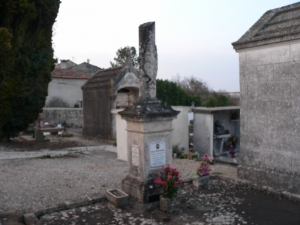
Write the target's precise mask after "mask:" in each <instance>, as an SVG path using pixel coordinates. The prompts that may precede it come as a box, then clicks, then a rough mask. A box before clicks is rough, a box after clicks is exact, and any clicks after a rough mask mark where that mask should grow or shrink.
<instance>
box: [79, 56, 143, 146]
mask: <svg viewBox="0 0 300 225" xmlns="http://www.w3.org/2000/svg"><path fill="white" fill-rule="evenodd" d="M82 91H83V104H84V107H83V120H84V128H83V134H84V135H88V136H94V137H99V138H101V139H103V140H108V141H114V140H115V139H116V130H115V115H114V114H112V113H111V110H112V109H116V108H125V107H127V106H130V105H133V103H135V102H136V99H137V98H138V93H139V79H138V72H137V70H136V69H135V68H134V67H133V65H132V63H131V61H130V60H129V61H127V63H126V65H125V66H120V67H114V68H109V69H106V70H101V71H98V72H97V73H96V74H95V75H94V76H93V77H92V78H91V79H89V80H88V81H87V82H86V83H85V84H84V85H83V86H82Z"/></svg>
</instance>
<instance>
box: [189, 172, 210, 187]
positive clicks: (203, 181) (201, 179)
mask: <svg viewBox="0 0 300 225" xmlns="http://www.w3.org/2000/svg"><path fill="white" fill-rule="evenodd" d="M208 182H209V175H205V176H198V177H196V178H194V179H193V185H194V186H195V187H197V188H198V189H199V188H202V189H208Z"/></svg>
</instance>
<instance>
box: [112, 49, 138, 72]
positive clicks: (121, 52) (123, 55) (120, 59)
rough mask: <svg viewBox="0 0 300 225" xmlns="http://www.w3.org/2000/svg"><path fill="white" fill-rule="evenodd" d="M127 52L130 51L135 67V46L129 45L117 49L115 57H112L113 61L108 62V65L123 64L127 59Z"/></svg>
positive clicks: (136, 61)
mask: <svg viewBox="0 0 300 225" xmlns="http://www.w3.org/2000/svg"><path fill="white" fill-rule="evenodd" d="M128 53H130V57H131V60H132V62H133V66H134V67H137V66H138V59H137V54H136V50H135V47H129V46H126V47H124V48H120V49H118V51H117V52H116V54H117V57H115V58H114V62H110V66H111V67H117V66H123V65H124V64H125V62H126V60H127V57H128Z"/></svg>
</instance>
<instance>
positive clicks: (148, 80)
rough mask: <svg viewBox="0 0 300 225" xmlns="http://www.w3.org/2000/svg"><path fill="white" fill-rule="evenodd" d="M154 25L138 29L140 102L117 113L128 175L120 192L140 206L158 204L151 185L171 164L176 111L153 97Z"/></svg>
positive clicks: (155, 189)
mask: <svg viewBox="0 0 300 225" xmlns="http://www.w3.org/2000/svg"><path fill="white" fill-rule="evenodd" d="M156 75H157V49H156V45H155V22H149V23H145V24H142V25H140V27H139V88H140V92H139V99H138V100H137V102H136V103H135V104H134V105H133V106H130V107H127V108H126V109H125V110H124V111H122V112H120V115H121V117H122V118H123V119H125V120H126V121H127V149H128V151H127V152H128V153H127V154H128V162H127V163H128V174H127V176H126V178H125V179H124V180H123V181H122V190H123V191H125V192H126V193H127V194H128V195H129V196H131V197H133V198H134V199H136V200H137V201H138V202H140V203H148V202H152V201H158V199H159V198H158V197H159V195H160V194H161V191H160V189H157V188H156V187H155V185H154V183H153V181H154V179H156V176H157V173H158V172H159V171H161V168H162V166H163V165H166V164H171V163H172V145H171V139H172V135H171V131H172V120H173V119H175V118H176V116H177V115H178V113H179V111H175V110H173V109H172V108H171V107H170V106H163V105H162V104H161V102H160V101H159V100H158V99H157V98H156Z"/></svg>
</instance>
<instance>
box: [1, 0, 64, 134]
mask: <svg viewBox="0 0 300 225" xmlns="http://www.w3.org/2000/svg"><path fill="white" fill-rule="evenodd" d="M59 5H60V1H59V0H39V1H36V0H3V1H0V137H1V138H2V137H7V138H9V137H11V136H15V135H16V134H17V133H18V132H20V131H22V130H24V129H25V128H26V127H27V126H28V124H30V123H32V122H34V121H35V119H37V117H38V114H39V113H40V112H41V110H42V108H43V106H44V104H45V99H46V96H47V92H48V91H47V89H48V83H49V82H50V80H51V77H50V76H51V71H52V70H53V69H54V62H55V61H54V59H53V49H52V26H53V24H54V22H55V18H56V16H57V13H58V9H59Z"/></svg>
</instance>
